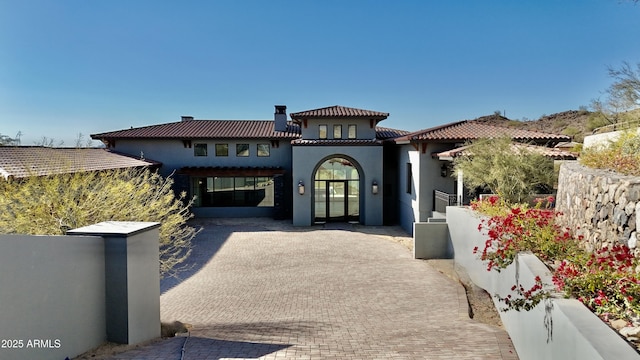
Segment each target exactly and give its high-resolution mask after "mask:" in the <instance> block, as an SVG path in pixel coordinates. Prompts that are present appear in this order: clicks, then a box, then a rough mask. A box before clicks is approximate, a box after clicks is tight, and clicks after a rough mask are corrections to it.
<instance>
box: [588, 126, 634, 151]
mask: <svg viewBox="0 0 640 360" xmlns="http://www.w3.org/2000/svg"><path fill="white" fill-rule="evenodd" d="M623 132H624V131H612V132H608V133H602V134H595V135H589V136H585V137H584V144H583V147H584V148H585V149H588V148H590V147H594V146H599V145H606V144H607V143H608V142H609V141H615V140H617V139H618V138H619V137H620V135H621V134H622V133H623ZM637 133H638V134H640V128H638V129H637Z"/></svg>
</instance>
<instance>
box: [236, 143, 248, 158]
mask: <svg viewBox="0 0 640 360" xmlns="http://www.w3.org/2000/svg"><path fill="white" fill-rule="evenodd" d="M236 156H249V144H236Z"/></svg>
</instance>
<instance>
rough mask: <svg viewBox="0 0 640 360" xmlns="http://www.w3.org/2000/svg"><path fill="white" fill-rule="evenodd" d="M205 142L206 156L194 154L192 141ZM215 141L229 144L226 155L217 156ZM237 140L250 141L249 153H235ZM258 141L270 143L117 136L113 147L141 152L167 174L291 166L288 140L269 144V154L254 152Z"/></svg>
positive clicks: (120, 150)
mask: <svg viewBox="0 0 640 360" xmlns="http://www.w3.org/2000/svg"><path fill="white" fill-rule="evenodd" d="M195 144H207V156H195V155H194V148H193V147H194V145H195ZM215 144H228V146H229V155H228V156H216V155H215ZM236 144H249V156H247V157H242V156H236ZM258 144H270V145H271V143H270V141H269V140H192V141H191V148H189V147H185V146H184V144H183V142H182V140H178V139H175V140H160V139H155V140H118V141H117V142H116V147H115V148H114V150H115V151H119V152H122V153H125V154H129V155H132V156H136V157H137V156H140V155H141V154H143V155H144V157H145V158H146V159H150V160H156V161H161V162H162V168H161V173H162V174H163V175H168V174H170V173H171V172H173V171H174V170H177V169H180V168H181V167H184V166H236V167H257V166H260V167H264V166H279V167H282V168H284V169H285V170H287V171H290V170H291V144H290V143H289V142H288V141H282V140H281V141H279V146H278V147H274V146H270V154H269V156H257V145H258Z"/></svg>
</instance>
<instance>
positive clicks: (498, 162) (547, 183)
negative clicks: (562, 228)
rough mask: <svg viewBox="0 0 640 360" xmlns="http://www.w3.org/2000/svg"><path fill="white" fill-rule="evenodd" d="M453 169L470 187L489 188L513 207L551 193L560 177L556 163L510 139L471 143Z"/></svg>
mask: <svg viewBox="0 0 640 360" xmlns="http://www.w3.org/2000/svg"><path fill="white" fill-rule="evenodd" d="M454 166H455V169H456V172H457V170H462V172H463V174H464V181H465V185H466V186H467V187H468V188H470V189H473V188H488V189H489V190H490V191H491V192H492V193H494V194H498V195H499V197H500V198H501V199H504V201H506V202H509V203H512V204H515V203H522V202H524V201H525V200H526V199H527V198H528V197H529V196H530V195H532V194H535V193H537V192H540V191H542V192H546V191H548V190H549V189H551V188H553V184H554V183H555V182H556V177H557V174H556V172H555V171H554V167H553V160H551V159H548V158H546V157H544V156H542V155H540V154H537V153H535V152H534V151H532V150H531V149H530V148H529V147H527V146H525V145H522V144H520V145H516V144H515V143H512V142H511V139H509V138H508V137H504V138H497V139H479V140H477V141H474V142H472V143H471V144H470V146H469V148H468V151H467V153H466V154H463V155H462V156H459V157H457V158H456V159H455V160H454Z"/></svg>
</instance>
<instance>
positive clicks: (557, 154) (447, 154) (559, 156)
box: [435, 143, 577, 160]
mask: <svg viewBox="0 0 640 360" xmlns="http://www.w3.org/2000/svg"><path fill="white" fill-rule="evenodd" d="M511 147H512V149H513V151H514V152H516V151H518V152H519V151H523V150H524V151H530V152H534V153H537V154H540V155H542V156H545V157H549V158H552V159H554V160H575V159H576V158H577V157H576V154H574V153H572V152H570V151H565V150H561V149H558V148H550V147H546V146H536V145H531V144H521V143H514V144H512V145H511ZM471 148H473V145H467V146H461V147H458V148H455V149H452V150H448V151H443V152H440V153H437V154H435V156H437V157H438V158H454V157H456V156H462V155H473V151H472V149H471Z"/></svg>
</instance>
